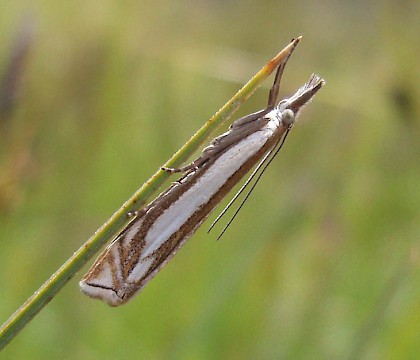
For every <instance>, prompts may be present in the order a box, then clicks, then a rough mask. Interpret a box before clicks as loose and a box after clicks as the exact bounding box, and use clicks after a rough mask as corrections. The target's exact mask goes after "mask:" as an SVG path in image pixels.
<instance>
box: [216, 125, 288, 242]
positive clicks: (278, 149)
mask: <svg viewBox="0 0 420 360" xmlns="http://www.w3.org/2000/svg"><path fill="white" fill-rule="evenodd" d="M289 132H290V128H289V129H288V130H287V131H286V133H285V134H284V136H283V138H282V139H281V140H280V139H279V142H280V141H281V143H280V145H279V146H278V143H277V144H276V146H274V148H273V150H272V151H270V152H269V153H268V156H270V155H271V154H272V153H273V151H274V149H276V147H277V146H278V148H277V150H275V152H274V155H273V156H272V157H271V159H269V160H268V161H267V162H266V163H265V164H264V162H265V161H266V160H267V158H268V156H265V157H264V160H263V161H261V162H260V164H259V165H258V166H257V168H256V169H255V170H259V169H260V168H261V166H262V165H263V164H264V166H263V168H262V170H261V172H260V173H259V174H258V176H257V178H256V179H255V182H254V184H252V186H251V189H249V191H248V193H247V194H246V195H245V198H244V199H243V200H242V202H241V204H240V205H239V207H238V208H237V209H236V211H235V213H234V214H233V216H232V217H231V219H230V220H229V222H228V223H227V224H226V226H225V227H224V228H223V230H222V232H221V233H220V235H219V236H218V237H217V240H219V239H220V238H221V237H222V236H223V234H224V233H225V232H226V230H227V228H228V227H229V226H230V224H232V222H233V220H234V219H235V218H236V215H238V213H239V211H240V210H241V209H242V206H243V205H244V204H245V202H246V201H247V200H248V198H249V196H250V195H251V193H252V191H253V190H254V189H255V187H256V186H257V184H258V182H259V181H260V179H261V177H262V175H263V174H264V172H265V170H267V168H268V166H269V165H270V164H271V162H272V161H273V160H274V158H275V157H276V156H277V154H278V153H279V151H280V150H281V148H282V147H283V145H284V142H285V141H286V138H287V135H288V134H289ZM255 170H254V172H253V173H252V175H251V176H250V177H249V179H248V180H249V181H248V180H247V181H246V183H245V184H246V185H248V184H249V182H250V181H251V180H252V179H251V178H252V177H254V175H256V171H255ZM245 184H244V185H245ZM242 190H243V189H242V188H241V190H240V191H242ZM236 198H237V196H236V195H235V198H234V199H236ZM231 202H232V201H231ZM230 205H231V203H229V204H228V206H230ZM226 211H227V208H225V209H224V210H223V214H224V213H225V212H226ZM219 218H220V215H219V217H218V219H219ZM218 219H216V220H218ZM213 226H214V225H213V224H212V227H213ZM209 231H210V230H209Z"/></svg>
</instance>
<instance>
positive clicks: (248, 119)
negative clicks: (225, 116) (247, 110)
mask: <svg viewBox="0 0 420 360" xmlns="http://www.w3.org/2000/svg"><path fill="white" fill-rule="evenodd" d="M267 113H268V111H267V109H264V110H260V111H257V112H254V113H252V114H249V115H245V116H244V117H241V118H239V119H238V120H235V121H234V122H233V123H232V125H230V127H229V129H230V130H234V129H237V128H239V127H241V126H243V125H245V124H248V123H250V122H253V121H255V120H257V119H259V118H261V117H263V116H264V115H265V114H267Z"/></svg>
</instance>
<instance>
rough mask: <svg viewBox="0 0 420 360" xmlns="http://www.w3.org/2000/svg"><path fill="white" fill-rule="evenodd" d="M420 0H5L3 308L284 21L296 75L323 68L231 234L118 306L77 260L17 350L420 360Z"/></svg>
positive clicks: (223, 91)
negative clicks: (77, 270)
mask: <svg viewBox="0 0 420 360" xmlns="http://www.w3.org/2000/svg"><path fill="white" fill-rule="evenodd" d="M419 7H420V6H419V3H418V2H416V1H399V2H396V1H387V0H386V1H382V2H375V1H365V2H360V1H335V2H333V1H324V2H304V1H298V2H295V3H293V4H288V5H287V6H286V5H284V4H283V3H282V2H279V1H258V2H257V1H256V2H243V1H225V2H222V1H208V2H205V1H199V2H187V1H177V2H170V1H161V0H158V1H128V2H124V1H120V2H116V1H106V0H105V1H72V2H60V1H57V2H56V1H24V0H21V1H15V2H11V1H9V2H1V3H0V41H1V42H0V43H1V44H2V46H1V47H0V81H1V83H0V88H1V89H0V95H1V99H0V105H1V106H0V288H1V298H0V318H1V322H3V321H5V320H6V319H7V318H8V317H9V316H10V315H11V314H12V313H13V312H14V311H15V310H16V309H17V308H18V306H20V305H21V304H22V303H23V302H24V301H25V300H26V299H27V298H28V297H29V296H30V295H31V294H32V292H33V291H35V290H36V289H37V288H38V287H39V286H40V285H41V284H42V283H43V281H45V280H46V279H47V278H48V277H49V276H50V275H51V274H52V273H53V272H54V271H55V270H56V269H57V268H58V267H59V266H60V265H61V264H62V263H63V262H64V261H65V260H66V259H67V258H68V257H69V256H70V255H71V254H72V253H73V251H74V250H76V249H77V248H78V247H79V246H80V245H81V244H82V243H83V242H84V241H85V240H86V239H87V238H88V237H89V236H90V235H91V234H92V233H93V232H94V231H95V230H96V229H97V228H98V227H99V226H100V225H101V224H102V223H103V222H104V221H105V220H106V219H107V218H108V217H109V216H110V215H111V214H112V213H113V211H114V210H116V209H117V208H118V207H119V206H120V205H121V204H122V203H123V202H124V200H125V199H127V198H128V197H129V196H130V195H131V194H132V193H133V192H134V191H135V190H136V189H137V188H138V187H139V186H140V185H141V184H142V183H143V182H144V181H145V180H146V179H147V178H148V177H149V176H150V175H151V174H152V173H153V172H154V171H155V170H156V169H157V168H158V167H159V166H160V165H161V164H162V163H164V161H165V160H166V159H167V158H169V156H170V155H171V154H172V153H173V152H175V150H177V149H178V147H179V146H180V145H182V144H183V143H184V142H185V141H186V140H187V139H188V138H189V136H190V135H191V134H193V133H194V131H195V130H196V129H197V128H198V127H199V126H200V125H201V124H202V123H203V122H204V121H205V120H206V119H207V118H208V117H209V116H210V115H212V114H213V113H214V112H215V111H216V110H217V109H218V107H220V106H221V105H222V104H223V103H224V102H225V101H226V100H227V99H228V98H229V97H230V96H231V95H232V94H233V93H234V92H235V91H236V90H237V89H238V88H239V87H240V86H241V85H242V84H243V83H244V82H245V81H246V80H247V79H248V78H249V77H250V76H252V75H253V74H254V73H255V72H256V71H257V70H258V69H259V68H260V67H261V66H262V65H263V64H264V63H265V61H266V60H268V59H269V58H270V57H271V56H272V55H274V54H275V53H276V52H277V51H278V50H280V49H281V48H282V47H283V46H284V45H286V44H287V43H288V42H289V40H290V38H292V37H295V36H297V35H303V36H304V38H303V41H302V43H301V44H300V45H299V48H298V49H297V50H296V52H295V53H294V54H293V57H292V59H291V60H290V63H289V65H288V67H287V69H286V72H285V76H284V79H283V80H284V82H283V88H282V93H283V94H284V95H289V94H291V93H293V92H294V91H295V90H296V89H297V88H298V87H299V86H300V85H301V84H303V83H304V82H305V81H306V80H307V79H308V77H309V75H310V74H311V73H312V72H316V73H319V74H320V75H321V76H322V77H324V78H325V79H326V81H327V85H326V86H325V88H324V89H322V91H321V92H320V93H319V94H318V95H317V97H316V99H315V100H314V101H313V103H312V104H311V105H310V106H308V107H307V108H306V109H304V111H303V114H302V116H301V118H300V121H299V122H298V124H297V125H296V126H295V128H294V130H293V132H292V134H291V135H290V136H289V138H288V141H287V143H286V146H285V147H284V150H283V151H282V152H281V154H280V156H279V157H278V159H277V160H276V161H275V163H274V164H273V166H272V167H271V168H270V170H269V171H268V172H267V173H266V174H265V176H264V179H263V180H262V182H261V183H260V186H259V187H258V188H257V190H256V191H255V192H254V194H253V196H252V197H251V199H250V200H249V202H248V203H247V205H246V206H245V208H244V209H243V210H242V212H241V213H240V215H239V217H238V218H237V219H236V220H235V222H234V224H233V225H232V227H231V228H230V229H229V230H228V232H227V233H226V234H225V235H224V237H223V238H222V239H221V240H220V241H219V242H216V241H214V239H215V238H216V237H217V233H213V234H210V235H207V234H206V232H205V229H201V230H200V231H199V232H198V233H197V234H196V235H195V236H194V237H193V238H192V239H191V240H190V241H189V243H188V244H187V245H186V246H185V248H184V249H183V250H182V251H181V252H180V253H179V254H178V255H177V256H176V257H175V258H174V259H173V260H172V261H171V262H170V264H169V265H168V266H167V267H166V268H165V269H164V270H163V271H162V272H161V273H160V274H159V275H158V276H157V277H156V278H155V279H154V280H153V281H152V282H151V283H150V284H149V285H148V286H147V287H146V289H145V290H144V292H143V293H142V294H141V295H140V296H138V297H137V298H135V300H133V301H132V302H131V303H129V304H127V305H126V306H123V307H121V308H109V307H107V306H106V305H104V304H102V303H100V302H98V301H94V300H91V299H88V298H87V297H85V296H83V295H81V294H80V293H79V290H78V285H77V280H78V279H79V278H80V277H81V275H82V274H80V275H79V277H78V278H77V279H74V280H72V281H71V282H70V283H69V284H68V285H67V286H66V287H65V288H64V289H63V290H62V291H61V292H60V293H59V294H58V296H57V297H56V298H54V300H53V301H52V302H51V303H50V304H49V305H48V306H47V307H46V308H45V309H44V310H43V311H42V312H41V313H40V314H39V315H38V316H37V317H36V318H35V319H34V320H33V321H32V322H31V323H30V324H29V326H27V327H26V328H25V329H24V330H23V331H22V333H21V334H20V335H19V336H18V337H17V338H16V339H15V340H14V341H13V342H12V343H10V344H9V346H8V347H7V348H6V349H5V350H4V351H3V352H2V358H6V359H57V358H60V359H117V358H120V359H125V358H147V359H166V358H171V359H172V358H173V359H227V358H229V359H243V358H249V359H345V358H349V359H359V358H363V359H408V358H416V355H418V354H419V353H420V341H419V334H420V237H419V234H420V186H419V181H420V163H419V156H420V146H419V138H420V121H419V119H420V116H419V115H420V105H419V100H418V99H419V98H420V91H419V86H418V82H419V81H418V78H419V71H418V59H419V56H420V48H419V42H418V34H419V32H420V26H419V22H418V14H419V10H420V9H419ZM25 41H26V43H25ZM19 51H20V52H19ZM19 54H20V57H19V56H18V55H19ZM16 57H17V58H18V59H20V60H19V61H20V62H19V65H18V66H16V67H15V68H11V67H10V66H11V64H12V63H13V62H11V61H12V59H15V64H16ZM12 75H13V76H12ZM271 81H272V80H271V79H270V80H268V81H267V82H266V88H265V89H261V90H260V91H259V92H258V93H257V94H256V95H254V96H253V98H252V99H251V100H250V101H249V102H248V103H247V104H246V105H245V106H244V107H243V108H242V109H241V111H240V114H238V116H240V115H243V114H245V113H248V112H251V111H255V110H258V109H260V108H262V107H263V106H264V105H265V103H266V97H267V89H268V88H269V86H270V85H271ZM7 84H8V85H7ZM6 85H7V86H6ZM5 89H6V90H7V91H6V90H5ZM4 104H5V105H4ZM204 228H206V225H205V226H204ZM216 231H217V230H216Z"/></svg>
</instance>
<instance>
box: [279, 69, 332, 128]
mask: <svg viewBox="0 0 420 360" xmlns="http://www.w3.org/2000/svg"><path fill="white" fill-rule="evenodd" d="M324 84H325V81H324V80H323V79H321V78H320V77H319V76H318V75H315V74H312V75H311V77H310V78H309V81H308V82H307V83H306V84H305V85H303V86H302V87H301V88H300V89H299V90H298V91H296V93H295V94H294V95H293V96H291V97H290V98H288V99H283V100H281V101H280V102H279V104H278V105H277V109H278V111H279V112H280V113H281V115H282V122H283V124H285V125H291V124H292V123H293V122H294V121H295V118H296V116H297V115H298V113H299V111H300V109H302V108H303V106H304V105H305V104H307V103H308V102H310V101H311V99H312V98H313V97H314V95H315V94H316V93H317V92H318V90H319V89H321V88H322V87H323V86H324Z"/></svg>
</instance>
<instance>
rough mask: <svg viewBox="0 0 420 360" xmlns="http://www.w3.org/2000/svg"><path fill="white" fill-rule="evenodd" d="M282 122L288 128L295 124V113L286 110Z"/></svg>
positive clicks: (282, 115)
mask: <svg viewBox="0 0 420 360" xmlns="http://www.w3.org/2000/svg"><path fill="white" fill-rule="evenodd" d="M281 122H282V124H283V125H286V126H290V125H292V124H293V123H294V122H295V113H294V112H293V111H292V110H290V109H286V110H284V111H283V112H282V113H281Z"/></svg>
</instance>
